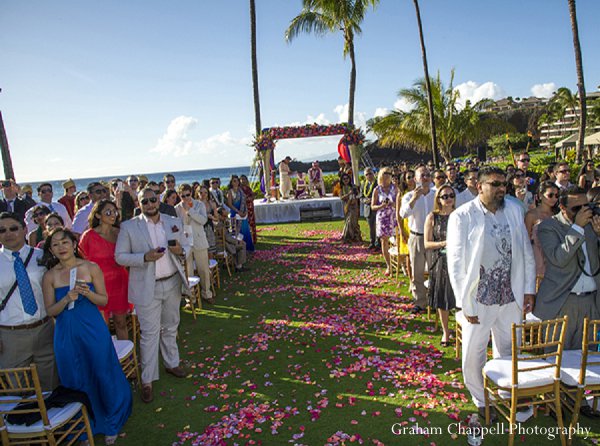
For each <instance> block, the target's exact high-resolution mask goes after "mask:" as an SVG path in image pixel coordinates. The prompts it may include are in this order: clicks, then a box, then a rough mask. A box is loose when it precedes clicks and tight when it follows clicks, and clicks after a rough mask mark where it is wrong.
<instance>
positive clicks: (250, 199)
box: [241, 186, 256, 243]
mask: <svg viewBox="0 0 600 446" xmlns="http://www.w3.org/2000/svg"><path fill="white" fill-rule="evenodd" d="M241 188H242V192H244V195H245V196H246V208H247V209H248V224H249V225H250V232H251V233H252V241H253V242H254V243H256V219H255V218H254V192H252V189H250V188H249V187H248V186H241Z"/></svg>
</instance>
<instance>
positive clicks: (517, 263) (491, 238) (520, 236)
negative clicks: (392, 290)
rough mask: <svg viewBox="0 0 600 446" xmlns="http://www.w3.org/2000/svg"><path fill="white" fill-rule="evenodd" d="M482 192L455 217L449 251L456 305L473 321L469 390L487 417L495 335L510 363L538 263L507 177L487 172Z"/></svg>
mask: <svg viewBox="0 0 600 446" xmlns="http://www.w3.org/2000/svg"><path fill="white" fill-rule="evenodd" d="M477 189H478V191H479V196H478V197H477V198H475V199H474V200H471V201H469V202H468V203H466V204H464V205H462V206H461V207H459V208H458V209H457V210H455V211H454V212H452V214H450V218H449V220H448V236H447V239H446V251H447V258H448V275H449V277H450V283H451V284H452V289H453V290H454V295H455V296H456V304H457V306H458V307H460V308H462V310H463V314H464V316H465V318H466V319H467V323H466V324H464V325H463V328H462V340H463V347H462V369H463V377H464V381H465V386H466V387H467V389H468V390H469V392H470V393H471V397H472V399H473V403H474V404H475V405H476V406H477V408H478V410H479V413H480V415H483V411H484V406H485V400H484V390H483V376H482V374H481V370H482V369H483V366H484V365H485V362H486V351H487V344H488V340H489V338H490V332H491V333H492V346H493V354H494V357H495V358H497V357H499V356H508V357H510V356H511V324H512V323H513V322H514V323H519V322H520V321H521V314H522V311H525V312H526V313H529V312H530V311H531V310H532V309H533V304H534V299H535V260H534V258H533V251H532V249H531V242H530V241H529V237H528V234H527V229H526V228H525V223H524V218H523V208H522V206H520V205H519V204H518V203H515V202H513V201H509V200H505V199H504V196H505V195H506V176H505V174H504V171H502V170H501V169H500V168H498V167H484V168H482V169H481V170H480V171H479V176H478V184H477ZM494 418H495V413H493V412H492V419H494Z"/></svg>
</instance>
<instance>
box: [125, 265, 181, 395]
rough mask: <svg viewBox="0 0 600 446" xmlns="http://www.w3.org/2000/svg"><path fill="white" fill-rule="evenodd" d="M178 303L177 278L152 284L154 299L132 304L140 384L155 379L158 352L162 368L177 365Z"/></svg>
mask: <svg viewBox="0 0 600 446" xmlns="http://www.w3.org/2000/svg"><path fill="white" fill-rule="evenodd" d="M180 302H181V276H180V275H179V274H175V275H174V276H173V277H172V278H170V279H167V280H164V281H161V282H156V285H155V286H154V299H152V300H151V301H150V303H149V304H147V305H136V306H135V311H136V313H137V315H138V320H139V321H140V331H141V339H140V353H141V357H142V358H141V359H142V383H143V384H151V383H152V381H157V380H158V350H159V346H160V353H161V355H162V357H163V361H164V363H165V367H167V368H169V369H172V368H174V367H177V366H178V365H179V348H178V347H177V328H178V327H179V316H180V314H179V311H180V310H179V304H180Z"/></svg>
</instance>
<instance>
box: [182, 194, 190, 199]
mask: <svg viewBox="0 0 600 446" xmlns="http://www.w3.org/2000/svg"><path fill="white" fill-rule="evenodd" d="M191 196H192V194H181V198H188V197H191Z"/></svg>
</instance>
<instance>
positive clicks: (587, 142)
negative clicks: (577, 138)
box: [583, 132, 600, 146]
mask: <svg viewBox="0 0 600 446" xmlns="http://www.w3.org/2000/svg"><path fill="white" fill-rule="evenodd" d="M596 144H598V145H600V132H596V133H593V134H591V135H589V136H586V137H585V138H584V140H583V145H584V146H594V145H596Z"/></svg>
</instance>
